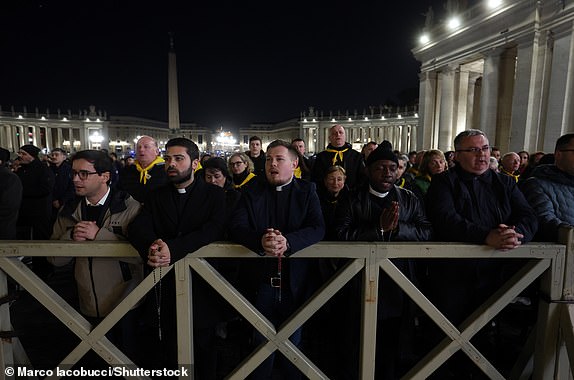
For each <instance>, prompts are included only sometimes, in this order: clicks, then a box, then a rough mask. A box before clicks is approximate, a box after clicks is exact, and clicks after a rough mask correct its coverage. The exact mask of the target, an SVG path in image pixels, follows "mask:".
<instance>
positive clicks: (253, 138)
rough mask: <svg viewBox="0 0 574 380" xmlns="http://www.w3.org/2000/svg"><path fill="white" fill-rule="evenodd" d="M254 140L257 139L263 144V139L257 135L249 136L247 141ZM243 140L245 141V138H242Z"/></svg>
mask: <svg viewBox="0 0 574 380" xmlns="http://www.w3.org/2000/svg"><path fill="white" fill-rule="evenodd" d="M255 140H257V141H259V142H260V143H261V144H263V141H262V140H261V138H259V136H251V137H250V138H249V143H251V141H255ZM243 141H245V140H243Z"/></svg>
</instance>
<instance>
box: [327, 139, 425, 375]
mask: <svg viewBox="0 0 574 380" xmlns="http://www.w3.org/2000/svg"><path fill="white" fill-rule="evenodd" d="M398 165H399V163H398V159H397V156H396V155H395V154H394V153H393V152H392V151H391V150H390V149H388V147H385V146H384V145H381V146H379V147H378V148H377V149H375V150H374V151H373V152H372V153H371V154H370V155H369V157H368V158H367V177H368V179H369V183H368V186H365V187H364V188H363V189H362V190H361V191H358V192H356V193H355V194H353V195H352V196H351V197H350V199H349V202H347V203H343V204H342V207H340V208H339V209H337V212H336V221H335V225H336V229H337V235H338V237H339V239H340V240H346V241H378V242H390V241H427V240H429V239H430V238H431V232H432V228H431V225H430V222H429V221H428V220H427V218H426V215H425V212H424V209H423V206H422V204H421V202H420V200H419V199H418V198H417V196H416V195H415V194H413V193H412V192H411V191H410V190H407V189H404V188H401V187H399V186H397V185H396V182H397V178H398V174H399V172H398ZM393 264H395V265H396V266H397V267H398V268H399V269H400V270H401V271H402V272H403V273H404V274H405V276H407V277H409V278H411V279H413V278H414V275H415V273H414V263H413V262H412V261H411V260H407V259H394V260H393ZM354 285H355V288H356V290H358V289H360V284H356V283H355V284H354ZM357 294H359V292H358V291H357V292H356V293H355V297H356V295H357ZM355 299H356V298H355ZM346 301H347V302H345V305H344V306H343V307H344V308H345V309H346V310H347V311H348V310H349V305H348V300H346ZM408 310H409V307H408V301H407V300H406V299H404V296H403V292H402V291H401V289H399V288H398V286H397V285H396V284H395V283H394V282H393V281H392V280H391V279H390V278H389V277H388V276H387V275H383V276H382V278H381V280H380V282H379V302H378V311H377V318H378V320H379V324H378V328H377V346H378V348H377V358H376V376H375V377H376V378H377V379H395V378H396V376H397V375H398V373H395V367H396V364H397V361H398V359H399V353H400V351H399V350H398V349H397V347H400V346H401V347H403V349H404V343H403V344H402V345H400V344H399V336H400V333H404V332H405V330H404V328H407V329H409V328H412V326H414V322H413V318H412V315H409V314H407V313H405V312H406V311H408ZM353 311H354V313H355V314H354V315H355V320H346V321H345V320H343V321H341V323H340V324H339V325H344V326H355V328H356V330H352V331H354V332H355V337H356V336H357V335H358V333H359V332H358V326H359V320H358V315H359V302H357V304H356V307H355V309H354V310H353ZM338 314H339V315H342V316H345V315H349V313H348V312H347V313H344V312H343V313H338ZM409 317H410V318H409ZM343 318H345V317H343ZM405 321H409V322H410V324H408V325H407V324H406V323H403V324H402V322H405ZM402 328H403V329H402ZM349 330H351V329H349ZM407 331H408V330H407ZM346 338H347V340H348V342H346V343H347V344H352V340H353V338H352V337H350V336H349V335H347V336H346ZM355 339H356V338H355ZM343 346H344V347H343V349H347V347H348V346H347V345H346V344H344V345H343ZM354 359H355V361H356V360H357V357H355V358H354ZM350 360H351V359H349V360H348V361H347V363H348V364H350ZM343 363H344V361H343V362H342V364H343ZM353 366H354V371H355V373H346V378H356V377H357V373H356V370H357V369H358V367H357V362H354V363H353ZM345 371H350V368H349V365H347V368H344V367H343V368H341V369H340V371H339V372H342V373H345Z"/></svg>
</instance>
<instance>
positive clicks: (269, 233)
mask: <svg viewBox="0 0 574 380" xmlns="http://www.w3.org/2000/svg"><path fill="white" fill-rule="evenodd" d="M261 245H262V246H263V251H264V252H265V256H284V253H285V252H286V251H287V238H285V236H283V235H282V234H281V231H279V230H276V229H273V228H268V229H267V230H265V234H263V236H262V237H261Z"/></svg>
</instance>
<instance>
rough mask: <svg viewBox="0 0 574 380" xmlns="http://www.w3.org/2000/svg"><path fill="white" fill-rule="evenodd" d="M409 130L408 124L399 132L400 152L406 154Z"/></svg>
mask: <svg viewBox="0 0 574 380" xmlns="http://www.w3.org/2000/svg"><path fill="white" fill-rule="evenodd" d="M409 129H410V126H409V125H408V124H405V125H403V127H402V130H401V147H400V149H399V150H400V151H401V152H402V153H408V152H407V150H408V149H409V145H408V144H409Z"/></svg>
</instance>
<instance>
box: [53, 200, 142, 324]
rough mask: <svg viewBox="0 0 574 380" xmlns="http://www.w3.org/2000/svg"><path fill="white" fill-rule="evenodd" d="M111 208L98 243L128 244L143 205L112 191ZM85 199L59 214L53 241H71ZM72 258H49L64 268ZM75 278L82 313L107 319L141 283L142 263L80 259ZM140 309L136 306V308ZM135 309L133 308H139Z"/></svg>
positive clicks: (139, 260)
mask: <svg viewBox="0 0 574 380" xmlns="http://www.w3.org/2000/svg"><path fill="white" fill-rule="evenodd" d="M109 197H110V203H109V208H108V210H107V211H106V213H105V216H104V218H103V221H102V227H101V228H100V231H99V232H98V234H97V235H96V238H95V240H99V241H110V240H125V239H126V234H127V227H128V224H129V223H130V222H131V221H132V219H134V218H135V216H136V215H137V214H138V212H139V210H140V208H141V205H140V203H139V202H138V201H136V200H135V199H133V198H132V197H131V196H130V195H129V194H128V193H127V192H125V191H119V190H113V189H112V190H111V192H110V194H109ZM81 202H85V198H83V197H76V199H74V200H73V201H72V202H69V203H67V204H66V205H65V206H64V207H63V208H62V209H61V211H60V213H59V214H58V219H57V220H56V223H55V224H54V231H53V233H52V240H71V239H72V238H71V232H72V229H73V227H74V226H75V225H76V223H78V222H79V221H81V220H82V216H81V209H82V203H81ZM72 259H73V258H71V257H51V258H48V260H49V261H51V262H52V264H54V265H56V266H62V265H66V264H67V263H69V262H70V261H71V260H72ZM74 275H75V278H76V284H77V287H78V297H79V301H80V311H81V312H82V313H83V314H84V315H86V316H89V317H96V318H102V317H105V316H106V315H108V314H109V313H110V312H111V311H112V310H113V309H114V308H115V307H116V306H117V305H118V304H119V303H120V302H121V301H122V300H123V299H124V298H125V297H126V296H127V295H128V294H129V293H130V292H131V291H132V290H133V289H134V288H135V287H136V286H137V285H138V284H139V283H140V282H141V281H142V280H143V277H144V274H143V262H142V260H141V258H140V257H137V258H122V259H121V260H119V259H117V258H103V257H77V258H76V263H75V266H74ZM136 306H137V305H136ZM136 306H134V307H136Z"/></svg>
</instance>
